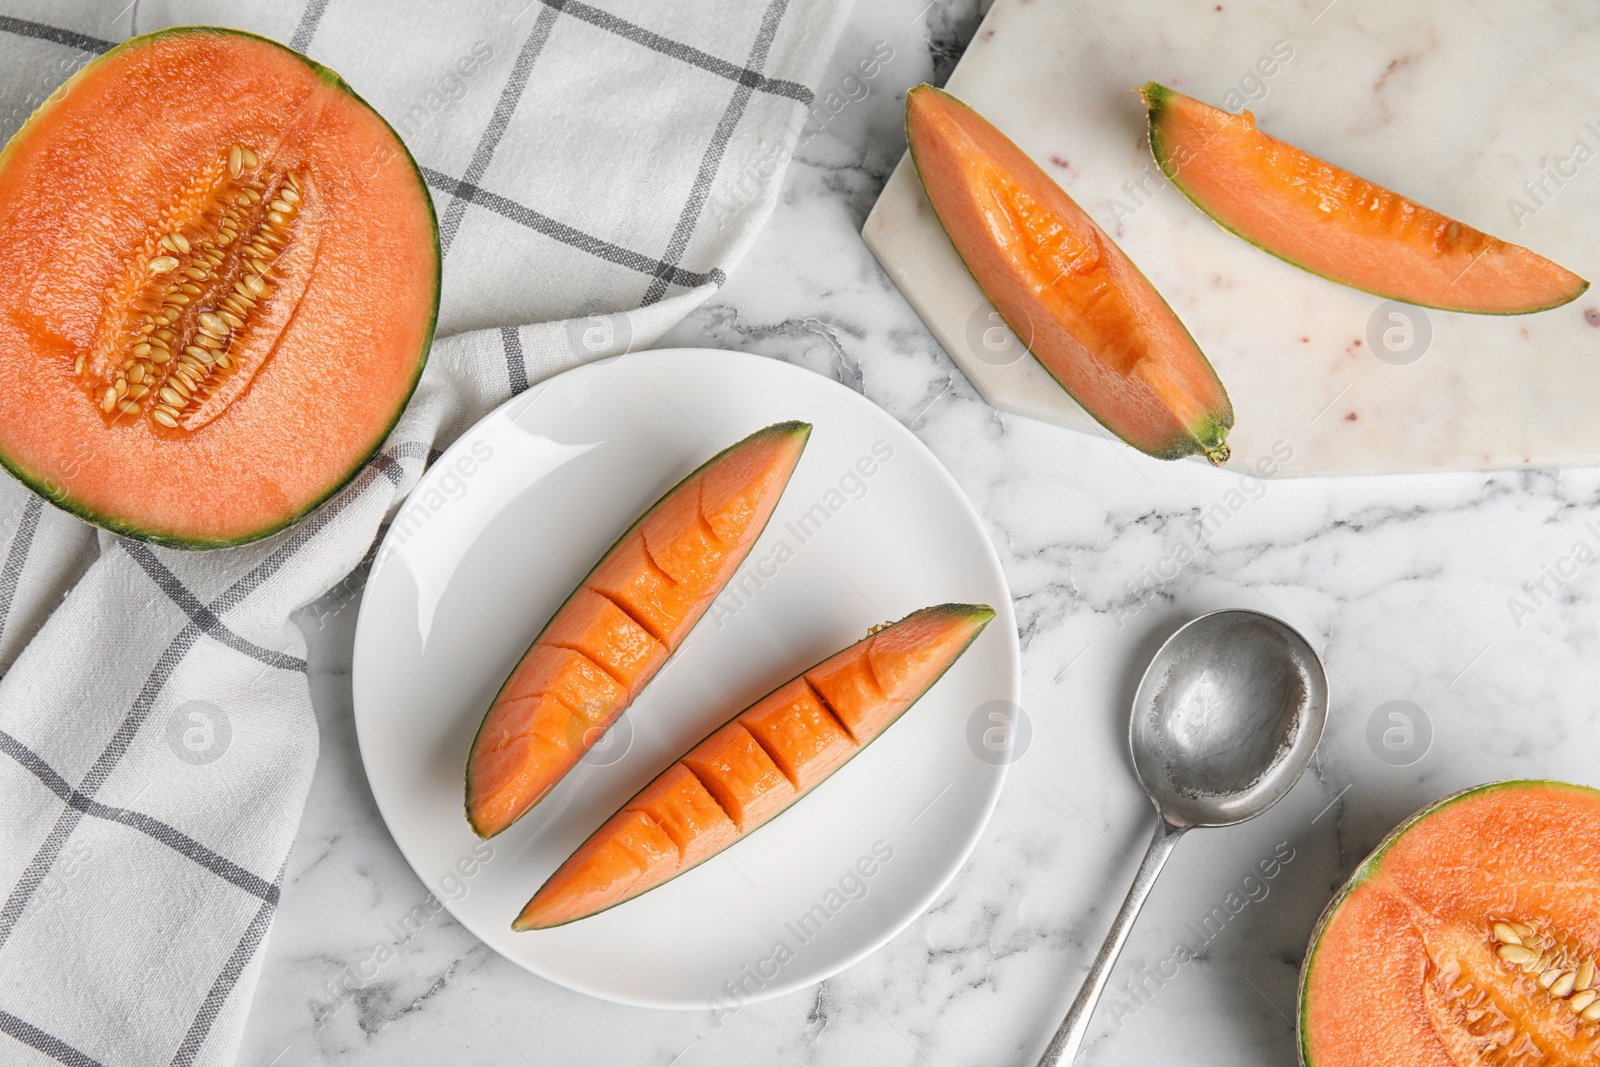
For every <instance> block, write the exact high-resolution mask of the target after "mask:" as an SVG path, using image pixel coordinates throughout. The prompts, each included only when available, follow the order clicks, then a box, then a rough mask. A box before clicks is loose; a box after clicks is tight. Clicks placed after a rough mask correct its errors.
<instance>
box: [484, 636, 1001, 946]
mask: <svg viewBox="0 0 1600 1067" xmlns="http://www.w3.org/2000/svg"><path fill="white" fill-rule="evenodd" d="M992 618H994V610H993V609H992V608H989V607H987V606H983V605H973V604H942V605H939V606H938V607H931V608H923V609H922V610H921V611H917V612H913V613H912V614H910V615H907V616H906V617H905V618H904V619H901V620H900V621H899V622H897V623H894V624H893V625H890V626H887V627H884V628H883V629H881V630H879V631H877V632H876V633H874V634H871V635H869V636H868V637H867V638H866V639H865V640H863V641H858V642H857V643H855V644H853V645H851V646H850V647H849V648H847V649H845V650H844V651H843V652H840V653H838V654H837V655H835V656H832V657H830V658H829V659H826V660H823V661H822V662H821V663H819V664H817V665H816V666H815V667H813V668H811V669H810V670H808V671H806V672H805V673H804V674H802V675H800V677H798V678H795V679H793V680H792V681H790V682H788V683H787V684H785V685H782V686H779V687H778V688H777V689H776V690H775V691H773V692H772V693H770V694H768V695H767V696H766V697H763V698H762V699H761V700H758V701H756V703H755V704H753V705H752V706H751V707H749V708H747V709H746V710H745V711H743V712H741V713H740V714H739V715H737V716H735V717H734V719H733V720H732V721H730V722H728V723H727V724H725V725H723V726H722V727H720V728H718V729H717V730H715V731H713V732H712V734H711V736H709V737H707V738H706V739H705V740H703V741H701V742H700V743H699V744H698V745H696V746H695V747H694V748H692V749H690V750H689V751H688V752H687V753H686V754H685V755H684V756H683V758H681V759H680V760H678V761H677V762H675V763H673V764H672V766H670V767H668V768H667V769H666V770H665V771H663V772H662V773H661V775H660V776H659V777H657V778H656V779H655V781H653V782H651V783H650V784H649V785H647V786H645V787H644V789H642V790H640V791H639V793H638V794H637V795H636V796H634V798H633V799H632V800H630V801H628V802H627V803H626V804H624V805H623V806H622V810H620V811H618V812H617V813H616V814H615V815H613V816H612V817H611V818H610V819H608V820H607V821H606V822H605V824H604V825H602V826H601V827H600V828H599V829H598V830H596V831H595V832H594V833H593V834H592V835H591V836H590V837H589V839H588V840H587V841H585V842H584V843H583V844H582V845H581V846H580V847H579V848H578V850H577V851H576V852H574V853H573V854H572V856H571V857H570V858H569V859H568V860H567V861H566V862H565V863H563V864H562V865H561V866H560V867H559V868H558V869H557V870H556V872H555V873H554V874H552V875H551V876H550V878H549V880H547V881H546V882H545V884H544V885H543V887H541V888H540V890H539V891H538V892H537V893H536V894H534V896H533V899H532V900H530V901H528V904H527V906H526V907H525V908H523V910H522V914H521V915H519V916H517V919H516V921H515V922H514V923H513V924H512V926H513V928H514V929H517V930H538V929H545V928H548V927H552V926H561V925H563V924H565V923H569V922H574V921H576V920H578V919H582V918H586V917H587V916H590V915H593V914H595V913H596V912H601V911H605V910H606V909H607V908H611V907H614V906H616V905H618V904H621V903H623V902H624V901H627V900H632V899H633V898H634V897H636V896H638V895H639V894H641V893H644V892H648V891H649V890H651V889H654V888H656V887H657V886H659V885H662V884H663V883H665V882H669V881H671V880H672V879H674V878H676V877H678V875H680V874H683V873H684V872H685V871H688V870H690V869H691V868H693V867H696V866H698V865H699V864H701V863H704V862H705V861H706V860H708V859H710V858H711V857H712V856H715V855H716V854H717V853H719V852H721V851H722V850H723V849H725V848H727V847H728V846H729V845H731V844H733V843H734V842H735V841H738V840H739V839H740V838H742V837H744V836H745V835H746V834H749V833H751V832H752V831H754V830H755V829H757V828H758V827H760V826H763V825H765V824H766V823H767V822H769V821H771V820H772V818H773V817H775V816H776V815H778V814H779V813H781V812H782V811H784V810H785V809H786V808H788V807H789V806H790V805H792V804H793V803H794V802H795V801H797V800H799V799H800V798H801V797H803V796H805V795H806V794H807V793H809V792H810V791H811V790H813V789H815V788H816V787H817V786H818V785H820V784H822V782H823V781H825V780H826V779H827V778H828V776H829V775H831V774H833V773H834V772H835V771H837V770H838V769H839V768H840V767H843V766H844V765H845V764H846V763H848V762H849V761H850V760H851V758H853V757H854V756H855V755H856V754H857V753H859V752H860V751H861V750H862V749H864V748H866V746H867V745H869V744H871V743H872V742H873V740H875V739H876V738H877V737H878V736H879V735H881V734H882V733H883V731H885V730H887V729H888V728H889V727H890V726H891V725H893V724H894V722H895V720H896V719H898V718H900V716H901V715H903V714H904V713H905V711H906V709H907V708H909V707H911V705H912V704H914V703H916V702H917V700H919V699H920V698H921V697H922V695H923V694H924V693H926V692H927V691H928V690H929V689H930V688H931V687H932V686H933V684H934V683H935V682H937V681H938V680H939V678H940V677H941V676H942V675H943V674H944V672H945V671H947V670H948V669H949V668H950V666H951V664H953V663H954V662H955V661H956V660H957V659H958V658H959V657H960V656H961V654H962V653H963V652H965V651H966V650H967V646H968V645H970V644H971V643H972V642H973V640H974V639H975V638H976V637H977V636H978V634H980V633H981V632H982V631H983V628H984V627H985V626H987V625H988V624H989V620H990V619H992Z"/></svg>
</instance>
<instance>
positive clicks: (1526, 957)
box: [1495, 945, 1539, 966]
mask: <svg viewBox="0 0 1600 1067" xmlns="http://www.w3.org/2000/svg"><path fill="white" fill-rule="evenodd" d="M1495 951H1496V952H1498V953H1499V955H1500V958H1501V959H1503V960H1505V961H1506V962H1507V963H1509V964H1511V965H1512V966H1526V965H1527V964H1530V963H1534V962H1536V961H1537V960H1538V959H1539V954H1538V953H1537V952H1533V951H1530V950H1529V949H1526V948H1523V947H1522V946H1521V945H1501V946H1500V947H1499V948H1498V949H1496V950H1495Z"/></svg>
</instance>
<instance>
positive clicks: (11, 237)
mask: <svg viewBox="0 0 1600 1067" xmlns="http://www.w3.org/2000/svg"><path fill="white" fill-rule="evenodd" d="M0 233H4V234H5V235H6V240H5V241H4V242H3V243H0V279H3V280H0V463H3V464H4V465H5V466H6V468H7V469H9V470H10V471H11V472H12V473H13V474H15V475H16V476H17V477H18V478H20V479H21V480H22V481H23V482H25V483H26V484H27V485H28V486H30V487H31V488H32V489H34V491H36V492H38V493H39V494H41V495H42V496H44V497H45V498H46V499H48V500H50V501H52V502H53V503H56V504H58V505H60V506H61V507H63V508H66V509H67V510H69V511H72V512H74V513H76V514H78V515H80V516H82V517H83V518H86V519H88V520H90V521H92V522H96V523H99V524H100V525H102V526H105V527H107V528H108V529H112V530H115V531H117V532H118V533H121V534H124V535H127V536H129V537H137V538H143V539H145V540H149V541H155V542H161V543H164V544H170V545H177V546H184V547H213V546H221V545H232V544H239V543H242V542H246V541H252V540H256V539H257V538H261V537H265V536H266V535H268V534H270V533H273V532H274V531H277V530H280V529H282V528H283V527H285V526H287V525H289V524H290V523H292V522H294V521H295V520H296V519H298V518H300V517H301V516H303V515H305V514H306V513H307V512H308V511H310V510H311V509H312V508H314V507H315V506H316V505H317V504H318V503H320V502H321V501H323V500H325V499H327V498H328V497H329V496H331V495H332V494H333V493H334V492H335V491H337V490H338V489H339V488H340V487H341V486H342V485H344V484H345V483H346V482H348V481H349V480H350V479H351V478H352V477H354V476H355V474H356V472H357V471H358V470H359V469H360V468H361V466H362V464H363V463H364V462H365V461H366V460H367V459H368V458H369V457H370V456H371V455H372V454H373V452H374V451H376V450H377V448H378V447H379V445H381V444H382V443H383V441H384V439H385V438H386V437H387V436H388V434H389V431H390V429H391V428H392V427H393V426H394V423H395V420H396V419H398V418H399V416H400V411H401V409H402V408H404V406H405V404H406V401H407V399H409V397H410V396H411V392H412V390H413V388H415V386H416V383H417V379H418V376H419V375H420V374H421V373H422V367H423V363H424V362H425V361H426V359H427V354H428V347H429V345H430V343H431V340H432V337H433V326H434V316H435V313H436V311H437V309H438V304H439V240H438V232H437V229H436V227H435V224H434V215H433V200H432V198H431V197H430V196H429V195H428V191H427V188H426V187H425V186H424V185H423V182H422V177H421V175H420V174H419V172H418V171H417V168H416V165H415V163H414V162H413V161H412V159H411V156H410V154H409V153H407V151H406V148H405V145H403V144H401V142H400V139H399V138H398V137H396V136H395V133H394V131H393V130H391V129H390V128H389V126H388V125H387V124H386V123H385V122H384V121H383V119H381V118H380V117H379V116H378V115H377V114H376V113H375V112H374V111H373V110H372V109H371V108H370V107H368V106H367V105H366V103H364V102H363V101H362V100H361V98H360V97H358V96H357V95H356V94H355V93H354V92H353V91H352V90H351V88H350V86H348V85H346V84H345V83H344V82H343V81H342V80H340V78H339V76H338V75H337V74H335V73H334V72H333V71H331V70H329V69H327V68H326V67H323V66H320V65H318V64H316V63H314V62H312V61H311V60H309V59H307V58H306V57H305V56H302V55H300V54H299V53H297V52H292V51H290V50H289V49H287V48H285V47H283V46H282V45H280V44H276V43H274V42H272V41H269V40H266V39H265V38H261V37H256V36H253V35H251V34H247V33H240V32H237V31H234V30H222V29H214V28H208V27H180V28H177V29H169V30H162V31H160V32H158V33H152V34H146V35H145V36H142V37H135V38H133V39H132V40H130V41H128V42H127V43H125V44H122V45H119V46H118V47H116V48H114V49H112V50H111V51H110V52H107V53H106V54H105V55H104V56H101V57H100V58H98V59H96V60H95V61H94V62H92V63H90V64H89V65H88V66H86V67H84V68H83V69H82V70H80V71H78V73H77V74H75V75H73V76H72V78H71V79H69V80H68V81H67V83H66V84H65V85H63V86H62V87H61V88H60V89H58V90H57V91H56V92H55V93H53V94H51V96H50V98H49V99H48V100H47V101H46V102H45V104H44V105H43V106H42V107H40V108H39V110H38V111H37V112H35V113H34V115H33V117H32V118H30V119H29V120H28V121H27V122H26V123H25V124H24V125H23V127H22V128H21V129H20V130H18V131H17V134H16V136H14V137H13V138H12V139H11V141H10V143H9V144H8V145H7V146H6V148H5V151H4V152H3V153H0Z"/></svg>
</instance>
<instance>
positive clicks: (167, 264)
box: [150, 256, 178, 274]
mask: <svg viewBox="0 0 1600 1067" xmlns="http://www.w3.org/2000/svg"><path fill="white" fill-rule="evenodd" d="M177 265H178V261H177V260H175V259H173V258H172V257H171V256H157V257H156V258H155V259H152V260H151V261H150V273H151V274H165V273H167V271H169V270H171V269H172V268H174V267H176V266H177Z"/></svg>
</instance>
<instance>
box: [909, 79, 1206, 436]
mask: <svg viewBox="0 0 1600 1067" xmlns="http://www.w3.org/2000/svg"><path fill="white" fill-rule="evenodd" d="M906 138H907V140H908V142H909V143H910V147H911V160H912V162H913V163H914V164H915V165H916V169H917V174H918V176H919V177H920V178H921V179H922V187H923V189H924V190H925V191H926V192H927V194H928V202H929V204H931V205H932V206H933V212H934V214H935V215H936V216H937V217H938V219H939V223H940V225H941V226H943V227H944V231H945V233H946V234H948V235H949V237H950V243H951V244H953V245H954V246H955V250H956V252H957V253H959V254H960V256H961V260H962V262H963V263H965V264H966V266H967V270H968V271H970V272H971V274H972V277H973V279H974V280H975V281H976V282H977V283H978V288H980V289H982V290H983V294H984V295H985V296H986V297H988V298H989V301H990V303H992V304H993V305H994V308H995V310H996V311H998V312H999V313H1000V316H1001V317H1002V318H1003V319H1004V320H1005V322H1006V325H1008V326H1009V327H1010V328H1011V330H1012V332H1013V333H1014V334H1016V336H1017V337H1018V339H1020V340H1021V341H1022V343H1023V344H1025V345H1027V347H1028V350H1029V351H1030V352H1032V353H1033V355H1034V357H1035V358H1037V359H1038V360H1039V362H1040V363H1041V364H1043V366H1044V368H1045V370H1047V371H1049V372H1050V375H1051V377H1053V378H1055V380H1056V381H1057V382H1059V383H1060V384H1061V386H1062V388H1064V389H1065V390H1066V391H1067V392H1068V393H1069V394H1071V396H1072V398H1073V399H1074V400H1076V401H1077V402H1078V403H1079V404H1081V405H1082V406H1083V408H1084V410H1085V411H1087V412H1088V413H1089V414H1090V415H1092V416H1094V417H1095V418H1096V419H1098V420H1099V421H1100V423H1101V424H1102V425H1104V426H1105V427H1106V429H1108V430H1110V431H1111V432H1112V433H1114V434H1116V435H1117V436H1118V437H1120V438H1122V440H1124V441H1126V442H1127V443H1128V444H1130V445H1132V446H1133V447H1134V448H1137V449H1139V450H1140V451H1141V452H1145V453H1147V454H1149V455H1152V456H1155V457H1157V458H1160V459H1177V458H1179V457H1181V456H1189V455H1195V454H1197V453H1198V454H1204V455H1205V456H1206V458H1207V459H1209V460H1210V461H1211V462H1212V463H1214V464H1218V465H1220V464H1222V463H1224V462H1226V461H1227V458H1228V445H1227V434H1228V430H1229V429H1230V428H1231V427H1232V426H1233V406H1232V405H1231V404H1230V403H1229V401H1228V394H1227V393H1226V391H1224V390H1223V388H1222V382H1221V381H1220V380H1219V379H1218V378H1217V375H1216V372H1215V371H1214V370H1212V368H1211V364H1210V363H1209V362H1207V361H1206V357H1205V355H1204V354H1202V353H1201V351H1200V348H1199V346H1197V345H1196V344H1195V342H1194V338H1193V337H1191V336H1189V331H1188V330H1187V329H1185V328H1184V325H1183V323H1182V322H1180V321H1179V320H1178V316H1177V315H1175V314H1173V311H1172V309H1171V308H1170V307H1168V306H1167V303H1166V301H1165V300H1163V299H1162V298H1161V294H1160V293H1158V292H1156V290H1155V287H1154V286H1152V285H1151V284H1150V282H1149V280H1148V279H1146V278H1145V276H1144V275H1143V274H1141V273H1140V272H1139V268H1138V267H1136V266H1134V265H1133V262H1132V261H1131V260H1130V259H1128V257H1127V256H1126V255H1124V254H1123V252H1122V249H1120V248H1118V247H1117V245H1116V244H1115V242H1113V241H1112V240H1111V238H1110V237H1108V236H1106V233H1105V231H1104V230H1102V229H1100V227H1099V226H1097V225H1095V223H1094V220H1093V219H1091V218H1090V217H1089V216H1088V215H1087V214H1086V213H1085V212H1084V211H1083V209H1082V208H1080V207H1079V206H1078V204H1077V203H1076V202H1075V201H1074V200H1073V199H1072V197H1070V196H1068V195H1067V194H1066V192H1065V191H1064V190H1063V189H1062V188H1061V187H1060V186H1059V185H1057V184H1056V183H1055V182H1054V181H1052V180H1051V179H1050V176H1049V175H1048V174H1046V173H1045V172H1044V171H1043V170H1041V169H1040V168H1039V166H1038V164H1036V163H1034V162H1033V160H1031V159H1029V158H1028V156H1027V155H1026V154H1024V153H1023V151H1022V150H1021V149H1020V148H1018V147H1017V146H1016V145H1014V144H1012V143H1011V142H1010V141H1009V140H1007V139H1006V137H1005V135H1004V134H1002V133H1001V132H1000V131H999V130H997V129H995V128H994V126H993V125H991V124H990V123H989V122H988V121H987V120H985V119H984V118H983V117H982V116H981V115H979V114H978V113H977V112H975V111H973V110H972V109H971V108H969V107H967V106H966V105H965V104H963V103H962V102H961V101H959V100H957V99H956V98H955V97H953V96H951V95H950V94H948V93H945V92H942V91H941V90H938V89H935V88H934V87H933V86H931V85H919V86H917V87H916V88H915V89H912V90H911V92H910V93H909V94H908V95H907V96H906Z"/></svg>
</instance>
